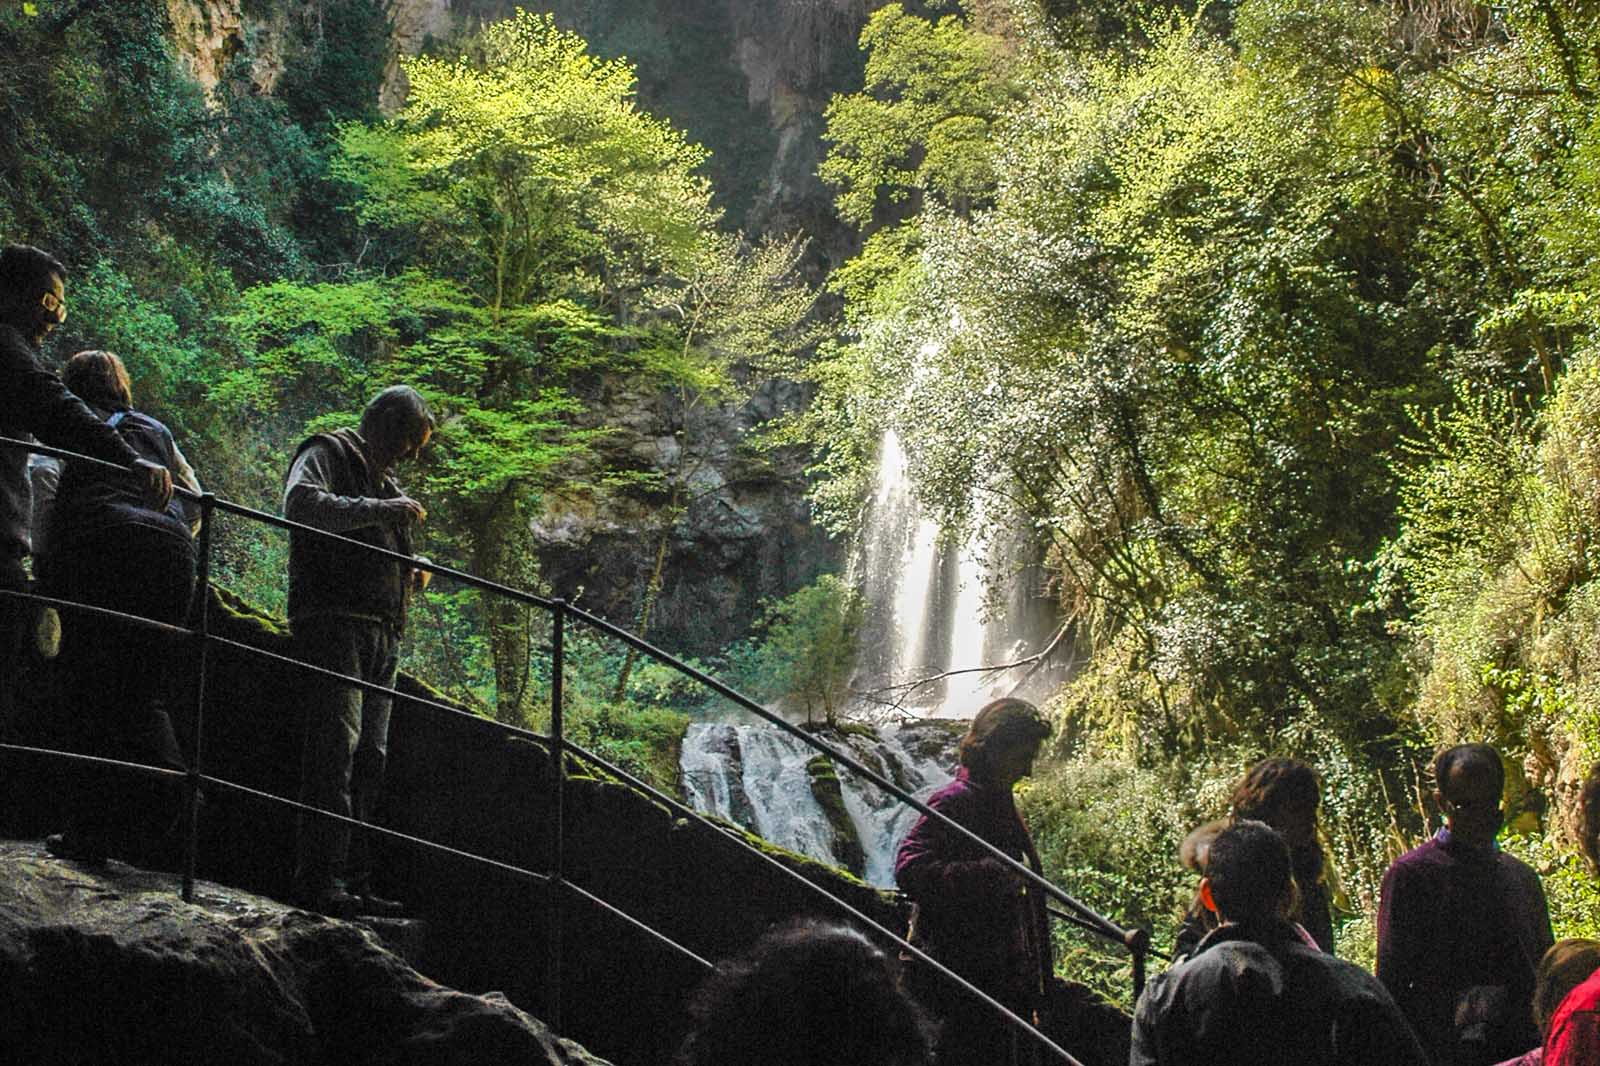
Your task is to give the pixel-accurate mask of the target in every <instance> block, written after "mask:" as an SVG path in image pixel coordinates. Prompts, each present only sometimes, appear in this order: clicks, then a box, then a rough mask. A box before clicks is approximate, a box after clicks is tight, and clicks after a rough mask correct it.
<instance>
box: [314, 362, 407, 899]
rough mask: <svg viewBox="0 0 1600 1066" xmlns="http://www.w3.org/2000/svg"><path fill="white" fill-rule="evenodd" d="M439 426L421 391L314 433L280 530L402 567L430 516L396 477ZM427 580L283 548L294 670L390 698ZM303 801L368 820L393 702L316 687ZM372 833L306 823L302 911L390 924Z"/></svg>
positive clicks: (332, 823)
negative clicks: (327, 673) (415, 603)
mask: <svg viewBox="0 0 1600 1066" xmlns="http://www.w3.org/2000/svg"><path fill="white" fill-rule="evenodd" d="M432 434H433V416H432V415H431V414H430V413H429V411H428V405H427V403H426V402H425V401H424V400H423V399H422V397H421V396H420V395H418V394H417V392H416V391H415V390H414V389H411V388H408V387H406V386H404V385H395V386H391V387H390V388H387V389H384V390H383V391H382V392H380V393H378V395H377V396H375V397H373V399H372V401H371V402H370V403H368V404H367V408H366V410H365V411H364V412H363V413H362V415H361V426H360V429H358V430H351V429H341V430H337V431H335V432H332V433H318V434H316V435H314V436H312V437H310V438H309V439H307V440H306V441H305V442H304V443H302V444H301V445H300V448H299V450H298V451H297V452H296V453H295V458H294V464H293V466H292V467H291V468H290V470H289V477H288V483H287V485H286V486H285V488H284V494H283V513H284V517H286V518H288V519H289V520H290V521H293V522H300V523H304V524H305V525H309V526H315V527H317V528H318V529H325V530H328V531H329V532H332V533H338V534H340V535H341V536H345V537H349V538H351V539H353V540H359V541H362V542H363V543H366V544H370V545H372V546H374V547H377V548H383V549H385V550H387V551H391V552H396V553H398V554H401V555H408V556H409V555H411V554H412V531H413V528H414V527H415V526H416V525H417V524H419V523H420V522H422V520H423V519H424V518H426V517H427V511H425V510H424V509H423V507H422V505H421V504H420V503H418V502H417V501H416V500H413V499H411V498H410V497H409V496H407V495H406V494H405V493H404V492H403V491H401V489H400V486H399V485H398V484H396V483H395V481H394V478H393V477H392V476H391V471H392V470H393V469H394V467H395V466H396V464H398V463H399V462H401V461H402V460H406V459H415V458H416V457H417V456H418V455H419V454H420V453H421V451H422V449H423V447H424V446H426V445H427V443H428V439H429V437H431V436H432ZM428 577H429V575H428V573H427V571H425V570H422V569H419V568H417V567H414V566H411V565H408V564H406V563H402V562H399V561H397V560H394V559H389V558H385V557H383V556H380V555H376V554H374V553H372V552H366V551H362V550H361V549H359V548H355V547H352V546H350V545H346V544H340V543H338V542H336V541H332V540H329V539H328V538H325V537H319V536H317V535H316V534H314V533H307V532H303V531H300V530H295V531H293V532H291V533H290V535H289V626H290V630H291V632H292V635H293V638H294V643H295V647H296V649H297V654H298V657H299V658H301V659H303V660H304V661H306V662H309V663H312V664H314V665H316V666H320V667H322V668H323V669H326V670H332V671H334V672H336V673H339V674H344V675H347V676H352V677H357V678H360V679H361V680H363V681H368V682H371V683H372V684H375V685H381V686H383V687H384V688H393V687H394V680H395V673H396V671H397V669H398V666H399V646H400V637H401V634H402V632H403V631H404V628H405V617H406V606H407V604H408V603H409V601H410V598H411V594H412V592H413V591H414V590H417V589H420V588H422V587H423V586H424V585H426V583H427V580H428ZM308 693H309V696H308V699H307V701H306V731H305V747H304V750H303V754H302V762H301V772H300V801H301V802H302V803H306V804H309V805H311V806H313V807H318V808H321V809H323V810H327V811H332V812H333V813H334V814H339V815H344V816H345V817H353V818H356V819H359V820H360V821H362V822H367V821H370V820H371V818H372V816H373V814H374V813H375V812H376V810H377V805H378V797H379V795H380V792H381V789H382V786H383V774H384V764H385V762H386V761H387V757H388V744H389V710H390V702H391V701H390V698H389V697H388V696H386V695H381V694H378V693H372V692H364V691H362V690H361V689H358V688H354V687H352V686H350V685H345V684H341V683H339V682H337V681H333V680H331V679H328V678H324V677H317V678H312V679H310V681H309V683H308ZM371 877H372V869H371V849H370V845H369V844H368V842H367V840H366V834H364V833H363V834H360V835H359V836H357V837H356V838H355V840H354V846H353V847H352V837H351V832H350V827H349V825H348V824H346V823H344V822H340V821H337V820H335V819H331V818H324V817H319V816H317V815H312V814H303V815H302V817H301V819H300V833H299V842H298V854H297V859H296V864H295V874H294V881H295V893H296V896H297V899H298V901H299V902H300V903H301V905H303V906H305V907H308V908H310V909H313V910H317V911H320V912H322V913H324V914H330V915H334V916H336V917H349V916H351V915H356V914H369V915H394V914H398V913H399V912H400V911H401V909H402V907H401V905H400V904H398V903H395V902H393V901H390V900H385V899H382V898H380V897H378V896H377V895H375V894H374V893H373V891H372V881H371Z"/></svg>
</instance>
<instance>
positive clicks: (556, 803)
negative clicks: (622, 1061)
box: [545, 600, 567, 1033]
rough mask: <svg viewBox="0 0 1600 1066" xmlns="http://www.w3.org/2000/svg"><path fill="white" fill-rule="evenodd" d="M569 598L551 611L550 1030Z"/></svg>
mask: <svg viewBox="0 0 1600 1066" xmlns="http://www.w3.org/2000/svg"><path fill="white" fill-rule="evenodd" d="M566 633H567V601H566V600H556V601H555V604H554V606H553V607H552V609H551V611H550V657H551V665H550V767H551V770H552V772H553V773H554V775H555V776H554V777H553V778H552V779H551V788H552V790H553V791H552V793H551V803H550V817H551V830H550V834H551V836H550V839H551V845H550V905H549V914H548V917H547V921H549V923H550V958H549V976H548V978H547V980H548V981H549V989H548V999H547V1001H546V1002H547V1004H548V1006H547V1007H546V1010H547V1012H548V1013H549V1017H548V1018H546V1019H545V1024H546V1025H548V1026H550V1029H551V1031H553V1032H555V1033H560V1032H561V934H562V925H563V911H564V907H563V905H562V904H563V902H564V900H563V897H564V896H565V894H566V890H565V888H564V887H563V885H562V880H563V879H564V878H565V877H566V874H567V819H566V806H567V767H566V761H567V751H566V732H565V726H564V725H563V723H562V699H563V693H562V687H563V683H564V681H565V677H564V675H565V673H566V665H567V663H566V658H567V655H566Z"/></svg>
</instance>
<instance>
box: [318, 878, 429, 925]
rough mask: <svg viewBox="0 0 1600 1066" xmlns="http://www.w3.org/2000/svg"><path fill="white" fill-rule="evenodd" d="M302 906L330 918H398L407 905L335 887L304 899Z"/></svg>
mask: <svg viewBox="0 0 1600 1066" xmlns="http://www.w3.org/2000/svg"><path fill="white" fill-rule="evenodd" d="M300 906H301V907H302V908H304V909H305V910H308V911H316V912H317V913H318V914H325V915H327V916H328V917H329V918H346V919H348V918H398V917H400V916H401V915H402V914H404V913H405V910H406V908H405V904H403V903H398V902H396V901H395V900H392V899H384V898H383V897H381V896H374V895H370V894H369V895H360V896H358V895H356V894H354V893H352V892H347V891H345V890H344V889H343V888H341V887H339V886H337V885H335V886H334V887H332V888H325V889H323V890H322V891H320V892H316V893H313V894H311V895H310V896H306V897H303V898H302V899H301V900H300Z"/></svg>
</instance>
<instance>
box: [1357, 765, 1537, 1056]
mask: <svg viewBox="0 0 1600 1066" xmlns="http://www.w3.org/2000/svg"><path fill="white" fill-rule="evenodd" d="M1433 773H1434V781H1435V791H1434V800H1435V802H1436V803H1437V804H1438V806H1439V810H1440V811H1441V812H1442V813H1443V815H1444V822H1445V824H1444V826H1443V827H1442V828H1441V829H1440V830H1439V831H1438V832H1437V833H1435V834H1434V836H1433V837H1432V838H1431V839H1430V840H1428V841H1427V842H1426V843H1424V844H1422V845H1421V846H1420V847H1416V848H1413V849H1412V850H1410V851H1408V852H1406V853H1405V854H1404V855H1402V856H1400V858H1398V859H1396V860H1395V861H1394V863H1393V865H1391V866H1390V867H1389V870H1388V872H1387V873H1385V874H1384V877H1383V887H1382V890H1381V893H1382V894H1381V897H1380V900H1379V907H1378V930H1377V932H1378V979H1379V980H1380V981H1382V982H1383V984H1384V986H1385V987H1387V988H1388V989H1389V992H1390V994H1391V995H1393V996H1394V998H1395V1001H1396V1002H1397V1003H1399V1004H1400V1009H1401V1010H1402V1011H1403V1012H1404V1013H1405V1015H1406V1017H1407V1019H1408V1020H1410V1022H1411V1024H1412V1026H1413V1028H1415V1029H1416V1031H1417V1035H1418V1036H1419V1037H1420V1038H1421V1039H1422V1042H1423V1044H1424V1045H1425V1046H1426V1047H1427V1049H1428V1051H1429V1053H1430V1054H1431V1055H1432V1056H1433V1060H1434V1063H1435V1066H1491V1064H1493V1063H1498V1062H1501V1061H1502V1060H1504V1059H1508V1058H1512V1057H1514V1056H1516V1055H1520V1054H1522V1053H1523V1052H1525V1051H1527V1050H1528V1049H1529V1048H1531V1047H1533V1046H1534V1045H1535V1044H1537V1043H1539V1033H1538V1031H1537V1030H1536V1029H1535V1028H1534V1024H1533V1013H1532V1011H1533V994H1534V987H1535V976H1534V975H1535V971H1536V969H1537V967H1538V964H1539V960H1540V959H1542V958H1543V957H1544V953H1545V952H1546V951H1547V950H1549V948H1550V946H1551V945H1552V944H1554V943H1555V936H1554V934H1553V933H1552V931H1551V928H1550V912H1549V907H1548V905H1547V904H1546V901H1545V894H1544V888H1543V886H1542V885H1541V884H1540V882H1539V875H1538V874H1537V873H1536V872H1534V870H1533V868H1532V867H1530V866H1528V865H1527V864H1526V863H1524V862H1522V861H1521V860H1519V859H1516V858H1514V857H1512V856H1510V855H1507V854H1506V853H1505V852H1503V851H1501V850H1500V848H1499V846H1498V844H1496V842H1495V837H1496V835H1497V834H1498V833H1499V831H1500V826H1501V824H1502V823H1503V822H1504V814H1503V812H1502V810H1501V799H1502V794H1503V792H1504V790H1505V766H1504V765H1503V764H1502V763H1501V761H1500V754H1499V752H1497V751H1495V749H1494V748H1492V747H1490V746H1488V745H1487V744H1459V745H1457V746H1455V747H1452V748H1447V749H1445V750H1444V751H1442V752H1440V753H1439V755H1438V757H1437V758H1436V759H1435V760H1434V764H1433Z"/></svg>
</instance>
